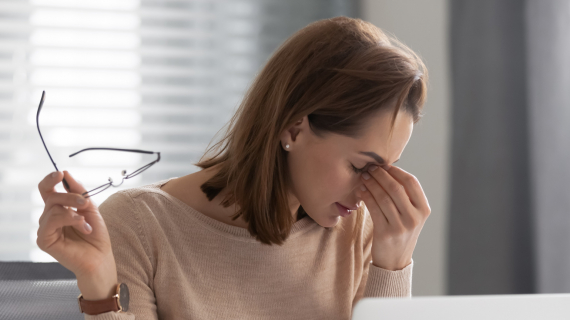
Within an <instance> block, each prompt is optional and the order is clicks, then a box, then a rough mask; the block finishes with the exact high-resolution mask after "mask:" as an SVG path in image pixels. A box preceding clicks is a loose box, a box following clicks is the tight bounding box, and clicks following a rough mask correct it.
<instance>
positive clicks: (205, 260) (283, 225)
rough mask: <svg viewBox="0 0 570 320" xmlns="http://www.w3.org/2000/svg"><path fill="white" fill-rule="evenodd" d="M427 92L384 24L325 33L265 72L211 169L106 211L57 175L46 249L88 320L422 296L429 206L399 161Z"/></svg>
mask: <svg viewBox="0 0 570 320" xmlns="http://www.w3.org/2000/svg"><path fill="white" fill-rule="evenodd" d="M426 81H427V79H426V71H425V67H424V65H423V63H422V61H421V60H420V59H419V58H418V57H417V56H416V55H415V54H414V53H413V52H412V51H411V50H410V49H408V48H407V47H405V46H404V45H402V44H400V43H399V42H397V41H396V40H395V39H392V38H389V37H388V36H386V35H385V34H384V33H383V32H382V31H381V30H379V29H378V28H377V27H375V26H374V25H372V24H370V23H368V22H364V21H362V20H359V19H351V18H347V17H337V18H333V19H326V20H321V21H317V22H314V23H312V24H310V25H308V26H307V27H305V28H304V29H302V30H300V31H298V32H297V33H295V34H294V35H293V36H292V37H290V38H289V39H288V40H287V41H286V42H285V43H284V44H283V45H282V46H281V47H280V48H279V49H278V50H277V51H276V52H275V54H274V55H273V57H272V58H271V59H270V60H269V61H268V63H267V65H266V66H265V67H264V68H263V70H262V71H261V72H260V73H259V75H258V76H257V78H256V80H255V82H254V83H253V85H252V86H251V88H250V89H249V91H248V92H247V94H246V96H245V98H244V100H243V102H242V104H241V105H240V108H239V109H238V111H237V112H236V114H235V116H234V117H233V118H232V120H231V121H230V126H229V130H228V131H227V132H226V134H225V136H224V137H223V139H221V140H220V141H219V142H218V143H217V144H215V145H214V146H212V148H210V149H209V150H208V152H207V153H206V154H210V156H209V157H207V159H205V160H202V159H201V160H200V162H198V163H197V164H196V165H197V166H198V167H200V168H202V169H203V170H201V171H198V172H195V173H193V174H189V175H186V176H183V177H181V178H170V179H166V180H163V181H160V182H156V183H153V184H149V185H146V186H142V187H137V188H130V189H126V190H122V191H119V192H117V193H115V194H113V195H111V196H110V197H109V198H108V199H107V200H106V201H105V202H104V203H102V204H101V205H100V208H97V206H96V205H95V204H94V203H93V202H92V200H90V199H89V198H88V199H85V200H86V202H85V203H82V204H77V201H80V200H82V199H83V197H81V193H83V192H85V191H86V189H85V188H83V186H82V185H81V184H79V183H77V182H76V181H75V180H74V179H73V177H72V176H71V175H70V174H69V173H68V172H67V171H64V172H63V174H62V173H60V172H54V173H53V175H51V174H50V175H48V176H47V177H46V178H45V179H44V180H43V181H41V182H40V184H39V186H38V188H39V189H40V192H41V194H42V197H43V199H44V201H45V204H46V206H45V210H44V213H43V214H42V217H41V218H40V227H39V229H38V239H37V243H38V246H39V247H40V248H41V249H42V250H44V251H46V252H47V253H49V254H50V255H52V256H53V257H54V258H55V259H57V260H58V261H59V262H60V263H61V264H62V265H63V266H65V267H66V268H68V269H70V270H71V271H73V272H74V273H75V275H76V276H77V285H78V287H79V289H80V291H81V293H82V297H81V299H80V300H81V303H83V304H84V307H82V308H83V310H84V311H85V312H86V316H85V317H86V319H135V316H136V319H157V318H161V319H225V318H240V319H309V318H310V319H349V318H350V317H351V312H352V308H353V307H354V305H355V304H356V302H357V301H358V300H360V299H361V298H362V297H381V296H404V297H406V296H411V277H412V266H413V261H412V253H413V250H414V248H415V245H416V241H417V239H418V236H419V233H420V231H421V229H422V227H423V225H424V223H425V221H426V219H427V217H428V216H429V213H430V208H429V204H428V201H427V199H426V197H425V194H424V192H423V190H422V188H421V186H420V184H419V182H418V181H417V179H416V178H415V177H414V176H412V175H411V174H409V173H407V172H405V171H404V170H402V169H400V168H398V167H395V166H392V165H391V164H393V163H394V162H396V161H397V159H399V157H400V155H401V153H402V152H403V150H404V148H405V146H406V144H407V143H408V141H409V139H410V136H411V133H412V129H413V125H414V124H415V123H416V122H417V121H419V119H420V117H421V113H420V112H421V109H422V106H423V103H424V100H425V96H426ZM212 151H215V152H214V153H215V154H211V152H212ZM380 168H381V169H380ZM64 177H65V179H66V180H67V182H68V183H69V185H70V188H71V189H70V190H68V193H57V192H55V189H54V186H55V185H56V184H58V183H59V182H61V181H62V179H63V178H64ZM361 204H364V205H365V206H363V205H361ZM69 207H75V208H77V212H75V211H74V210H72V209H71V208H69ZM119 283H125V284H127V285H128V288H129V291H130V296H131V297H130V305H129V308H128V311H127V312H117V311H113V310H116V309H104V308H99V309H97V308H95V309H92V307H93V305H95V304H96V303H92V302H93V301H102V300H105V299H107V301H111V303H113V305H118V304H117V303H116V302H114V301H115V300H114V299H113V298H111V297H112V295H114V294H115V293H116V291H117V289H116V288H117V285H118V284H119ZM124 291H125V290H123V291H122V293H121V295H124ZM123 304H124V303H123ZM82 306H83V305H82ZM93 310H96V311H93ZM97 310H98V311H97ZM104 310H107V311H105V312H103V311H104ZM108 310H111V311H108ZM88 313H91V314H93V315H89V314H88ZM94 314H98V315H94Z"/></svg>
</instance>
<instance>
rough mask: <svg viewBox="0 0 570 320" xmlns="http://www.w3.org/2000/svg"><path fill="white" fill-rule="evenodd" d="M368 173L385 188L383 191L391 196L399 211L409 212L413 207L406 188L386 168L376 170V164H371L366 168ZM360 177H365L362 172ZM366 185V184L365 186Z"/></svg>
mask: <svg viewBox="0 0 570 320" xmlns="http://www.w3.org/2000/svg"><path fill="white" fill-rule="evenodd" d="M365 173H366V172H365ZM368 174H369V175H370V176H372V177H374V179H373V180H376V181H377V182H378V184H380V186H382V188H383V189H384V190H385V192H386V193H387V194H388V195H389V196H390V198H392V201H393V202H394V204H395V205H396V207H397V208H398V211H399V212H401V213H402V212H409V211H411V209H412V208H413V205H412V203H411V201H410V198H409V197H408V194H407V193H406V188H405V187H403V186H402V185H401V184H400V182H399V181H398V180H396V179H394V177H392V176H391V175H390V174H389V173H388V172H387V171H386V170H384V169H380V170H378V167H377V166H371V167H370V168H369V169H368ZM362 177H363V178H364V177H366V175H365V174H364V173H363V174H362ZM371 180H372V179H371ZM367 187H368V186H367Z"/></svg>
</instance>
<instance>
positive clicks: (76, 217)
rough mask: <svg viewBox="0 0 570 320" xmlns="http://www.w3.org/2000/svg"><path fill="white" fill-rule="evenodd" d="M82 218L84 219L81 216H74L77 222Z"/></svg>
mask: <svg viewBox="0 0 570 320" xmlns="http://www.w3.org/2000/svg"><path fill="white" fill-rule="evenodd" d="M81 218H83V216H81V215H76V216H73V219H75V220H81Z"/></svg>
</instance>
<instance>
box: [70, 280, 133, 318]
mask: <svg viewBox="0 0 570 320" xmlns="http://www.w3.org/2000/svg"><path fill="white" fill-rule="evenodd" d="M77 302H78V303H79V311H81V313H86V314H89V315H96V314H100V313H104V312H109V311H118V312H127V311H128V310H129V287H127V284H126V283H119V284H118V285H117V292H116V293H115V294H114V295H113V296H112V297H110V298H107V299H103V300H85V299H83V294H80V295H79V297H77Z"/></svg>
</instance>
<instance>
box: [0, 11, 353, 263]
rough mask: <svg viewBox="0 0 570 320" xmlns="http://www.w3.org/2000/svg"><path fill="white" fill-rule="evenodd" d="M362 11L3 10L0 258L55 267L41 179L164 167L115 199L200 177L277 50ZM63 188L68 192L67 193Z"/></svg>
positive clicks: (97, 181) (87, 182) (94, 179)
mask: <svg viewBox="0 0 570 320" xmlns="http://www.w3.org/2000/svg"><path fill="white" fill-rule="evenodd" d="M353 11H354V8H353V6H352V5H351V4H350V3H349V0H336V1H322V0H321V1H316V0H303V1H301V0H292V1H291V0H290V1H278V0H264V1H261V0H258V1H252V0H242V1H239V0H238V1H234V0H227V1H221V0H220V1H135V0H121V1H116V0H82V1H73V0H31V1H17V0H11V1H10V0H9V1H2V2H0V164H1V166H0V260H5V261H8V260H23V261H26V260H31V261H55V260H54V259H53V258H52V257H51V256H49V255H47V254H46V253H44V252H43V251H41V250H40V249H39V248H37V245H36V243H35V242H36V237H37V235H36V232H37V228H38V219H39V217H40V216H41V214H42V212H43V208H44V203H43V200H42V198H41V196H40V193H39V191H38V188H37V185H38V183H39V182H40V181H41V180H42V179H43V178H44V177H45V176H46V175H47V174H48V173H50V172H53V171H54V170H55V169H54V167H53V165H52V164H51V162H50V160H49V157H48V155H47V153H46V151H45V149H44V147H43V145H42V143H41V140H40V138H39V135H38V132H37V128H36V112H37V107H38V103H39V99H40V96H41V92H42V90H45V91H46V100H45V103H44V106H43V109H42V112H41V114H40V128H41V130H42V135H43V137H44V139H45V143H46V145H47V147H48V149H49V150H50V153H51V155H52V157H53V159H54V161H55V163H56V164H57V165H58V168H59V169H60V170H67V171H69V172H70V173H71V174H72V175H73V176H74V177H75V178H76V179H78V180H79V181H80V182H81V183H82V184H83V185H84V186H85V188H87V190H90V189H92V188H94V187H97V186H99V185H102V184H104V183H106V182H107V181H108V180H107V179H108V178H109V177H111V178H112V179H113V181H121V174H120V173H121V170H123V169H125V170H127V172H132V171H134V170H135V169H137V168H139V167H140V166H142V165H144V164H146V163H148V162H150V161H152V160H154V159H155V157H156V156H155V155H141V154H131V153H122V152H111V151H89V152H85V153H81V154H79V155H77V156H74V157H72V158H69V155H70V154H72V153H74V152H76V151H79V150H81V149H84V148H89V147H114V148H129V149H142V150H150V151H159V152H161V160H160V162H158V163H157V164H155V165H154V166H153V167H151V168H150V169H148V170H147V171H145V172H144V173H142V174H140V175H138V176H136V177H134V178H132V179H128V180H125V182H124V183H123V184H122V185H121V186H120V187H117V188H109V189H107V190H106V191H104V192H102V193H100V194H98V195H95V196H94V198H93V199H94V201H95V203H97V204H100V203H102V202H103V201H104V200H105V199H106V198H107V197H108V196H110V195H111V194H113V193H114V192H117V191H119V190H121V189H124V188H131V187H136V186H140V185H144V184H147V183H151V182H155V181H158V180H162V179H167V178H170V177H180V176H184V175H187V174H190V173H192V172H195V171H197V170H198V168H197V167H195V166H193V165H192V163H193V162H196V161H198V160H199V159H200V157H201V156H202V154H203V153H204V152H205V150H206V147H207V146H208V144H209V143H210V142H211V140H212V139H213V138H214V135H215V134H216V133H217V132H218V131H219V130H221V129H223V128H224V126H225V125H226V123H227V121H228V120H229V119H230V118H231V116H232V115H233V113H234V112H235V110H236V108H237V106H238V105H239V103H240V101H241V98H242V97H243V94H244V92H245V90H246V89H247V88H248V86H249V85H250V84H251V82H252V80H253V78H254V77H255V75H256V73H257V72H259V70H260V68H261V67H262V66H263V65H264V63H265V62H266V61H267V59H268V58H269V56H270V54H271V53H272V52H273V51H274V50H275V49H276V48H277V46H278V45H279V44H280V43H282V42H283V41H284V40H285V39H286V38H287V37H288V36H290V35H291V34H292V33H294V32H295V31H296V30H298V29H300V28H302V27H304V26H306V25H307V24H308V23H310V22H312V21H315V20H319V19H323V18H327V17H333V16H338V15H351V14H352V12H353ZM56 191H58V192H65V190H64V189H63V187H62V185H61V184H59V185H58V186H57V187H56Z"/></svg>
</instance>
